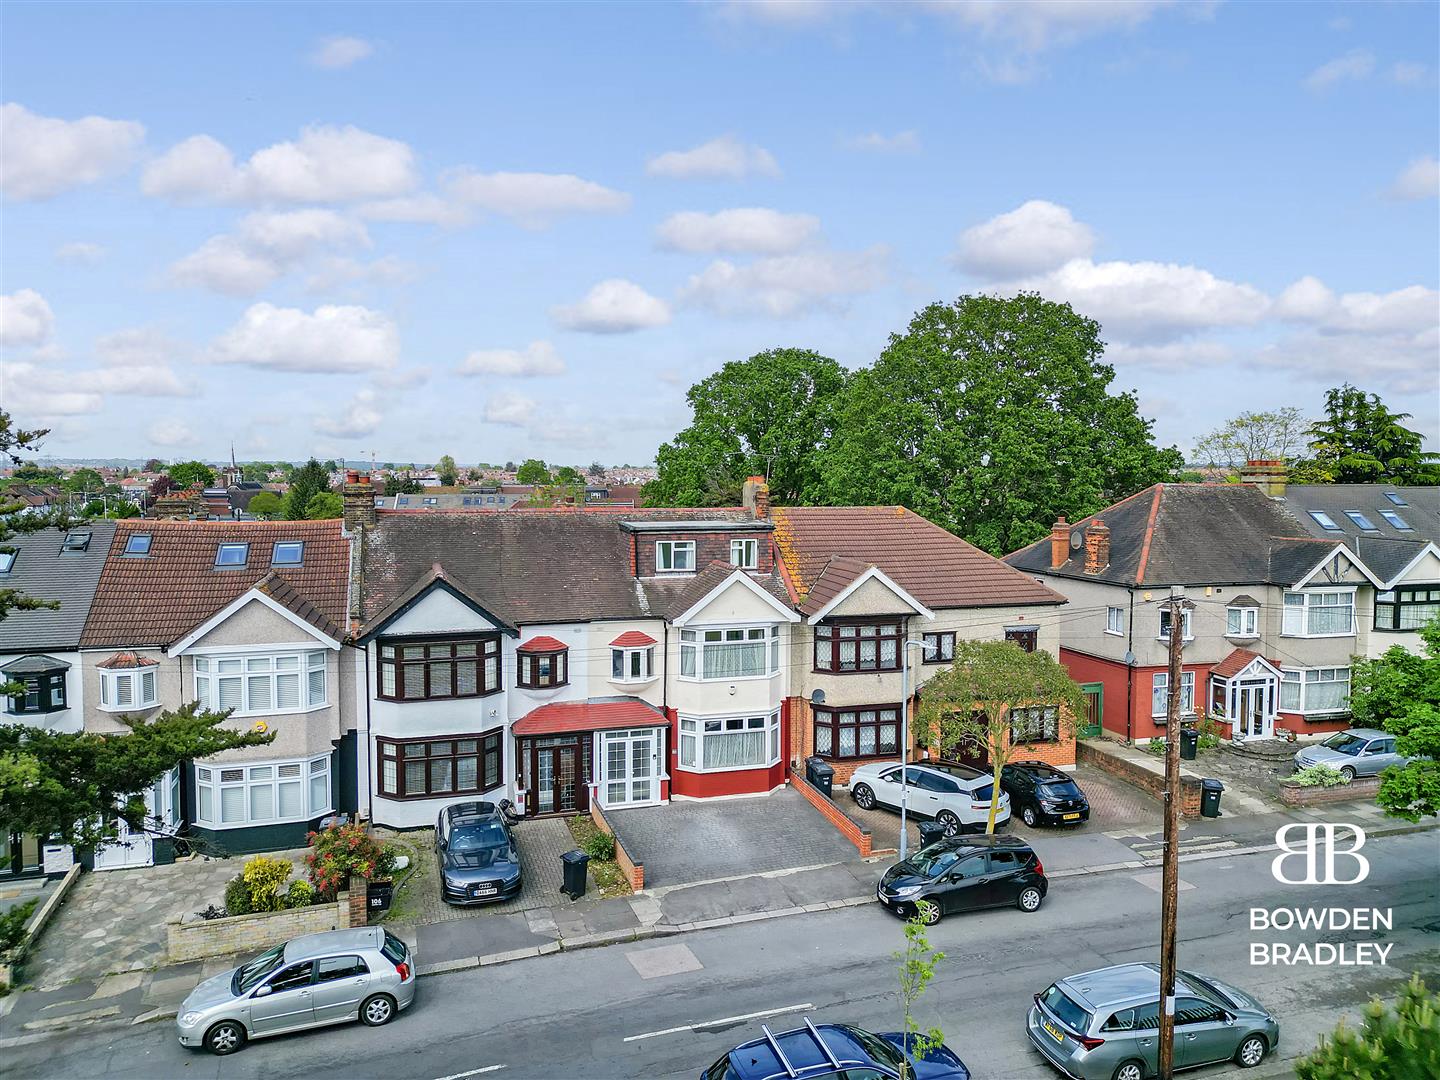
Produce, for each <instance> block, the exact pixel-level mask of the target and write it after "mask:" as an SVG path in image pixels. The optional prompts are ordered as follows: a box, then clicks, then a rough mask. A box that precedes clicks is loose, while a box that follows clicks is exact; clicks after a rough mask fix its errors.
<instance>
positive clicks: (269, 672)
mask: <svg viewBox="0 0 1440 1080" xmlns="http://www.w3.org/2000/svg"><path fill="white" fill-rule="evenodd" d="M191 666H192V668H193V674H192V685H193V687H194V690H195V700H196V701H198V702H199V703H200V707H201V708H203V709H214V710H215V711H217V712H218V711H220V710H222V709H223V708H227V707H228V706H225V705H222V703H221V702H222V686H221V684H222V683H226V682H229V681H230V680H237V681H238V683H239V690H240V696H239V704H238V705H237V706H236V707H235V711H234V713H233V714H232V715H234V716H283V715H286V714H292V713H306V712H313V711H314V710H316V709H323V708H326V707H327V706H328V705H329V704H330V700H329V699H330V676H329V671H328V664H327V663H326V650H324V649H306V650H303V651H298V652H290V651H284V652H273V653H272V652H268V651H267V652H243V653H231V652H215V653H204V654H197V655H195V656H193V657H192V659H191ZM284 675H295V676H296V691H295V692H296V704H295V705H294V706H281V705H279V704H277V702H278V701H279V680H280V677H281V676H284ZM317 676H318V678H317ZM257 684H268V690H267V691H266V692H265V693H256V691H257V690H258V685H257ZM317 685H318V692H317ZM252 695H253V697H252ZM267 695H268V696H267Z"/></svg>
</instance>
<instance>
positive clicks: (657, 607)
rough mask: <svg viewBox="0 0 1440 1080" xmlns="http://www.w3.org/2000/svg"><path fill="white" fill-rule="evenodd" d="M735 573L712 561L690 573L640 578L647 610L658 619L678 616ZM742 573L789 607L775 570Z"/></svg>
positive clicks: (788, 600) (722, 564) (724, 564)
mask: <svg viewBox="0 0 1440 1080" xmlns="http://www.w3.org/2000/svg"><path fill="white" fill-rule="evenodd" d="M735 573H736V569H735V567H733V566H731V565H730V564H729V563H722V562H712V563H710V565H708V566H706V567H704V568H703V569H702V570H701V571H700V572H699V573H698V574H696V575H695V576H694V577H685V576H677V577H662V578H651V579H649V580H647V581H645V582H644V588H645V595H646V599H647V601H648V604H649V607H650V611H651V612H652V613H653V614H655V615H657V616H659V617H660V618H662V619H678V618H679V617H680V616H681V615H684V614H685V612H687V611H689V610H690V609H691V608H693V607H694V606H695V605H696V604H698V603H699V602H700V601H701V600H704V599H705V597H707V596H709V595H710V594H711V593H712V592H713V591H714V590H715V589H717V588H719V587H720V586H721V585H722V584H724V582H725V581H726V580H728V579H729V578H730V576H731V575H732V574H735ZM745 576H746V577H748V578H749V579H750V580H751V581H753V582H754V583H755V584H756V585H759V586H760V587H761V588H762V589H764V590H765V591H766V592H767V593H769V594H770V595H771V596H773V597H775V599H776V600H778V601H780V603H782V604H784V605H785V607H786V608H787V609H788V608H789V607H791V603H790V597H789V595H788V594H787V593H786V592H785V586H784V584H782V583H781V581H780V579H779V577H777V576H776V575H775V574H752V573H749V572H745Z"/></svg>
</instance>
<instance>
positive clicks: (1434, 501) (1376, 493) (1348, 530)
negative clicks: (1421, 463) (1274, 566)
mask: <svg viewBox="0 0 1440 1080" xmlns="http://www.w3.org/2000/svg"><path fill="white" fill-rule="evenodd" d="M1387 491H1388V492H1390V493H1392V494H1394V495H1396V496H1397V497H1398V498H1399V499H1400V501H1401V502H1403V503H1404V504H1405V505H1404V506H1400V505H1398V504H1397V503H1395V502H1394V501H1393V500H1391V499H1387V498H1386V497H1385V493H1386V492H1387ZM1281 503H1282V504H1283V505H1284V506H1285V508H1286V509H1287V510H1289V511H1290V513H1291V514H1292V515H1294V517H1295V519H1296V520H1297V521H1298V522H1299V523H1300V525H1301V527H1302V528H1303V529H1304V530H1305V531H1304V532H1301V533H1296V534H1295V535H1297V536H1304V535H1306V534H1309V535H1311V536H1319V537H1322V538H1324V539H1329V538H1331V537H1333V536H1335V535H1336V532H1335V531H1332V530H1329V529H1326V528H1325V527H1324V526H1323V525H1321V524H1320V523H1319V522H1318V521H1316V520H1315V519H1314V518H1313V517H1311V516H1310V511H1311V510H1319V511H1321V512H1322V513H1324V514H1327V515H1328V516H1329V517H1330V520H1331V521H1333V522H1334V523H1335V524H1336V525H1337V526H1339V530H1338V531H1339V533H1340V534H1341V535H1344V536H1345V537H1347V538H1350V539H1351V540H1352V541H1353V540H1354V539H1357V538H1358V539H1365V540H1372V539H1386V540H1409V541H1412V542H1413V541H1416V540H1420V541H1424V540H1433V541H1436V542H1437V543H1440V487H1394V486H1391V485H1387V484H1291V485H1290V486H1289V487H1287V488H1286V489H1285V495H1284V497H1283V498H1282V499H1281ZM1346 510H1358V511H1359V512H1360V513H1361V514H1363V515H1364V516H1365V518H1366V520H1368V521H1369V522H1370V524H1371V525H1373V526H1375V527H1374V528H1373V529H1362V528H1361V527H1360V526H1359V525H1358V524H1357V523H1356V522H1354V521H1353V520H1351V519H1350V518H1348V517H1346V516H1345V511H1346ZM1382 511H1384V512H1385V513H1392V514H1394V515H1396V516H1397V517H1398V518H1399V519H1400V520H1401V521H1403V522H1404V523H1405V524H1406V525H1408V526H1410V528H1409V529H1401V528H1400V527H1399V526H1397V525H1394V524H1392V523H1391V522H1389V521H1387V520H1386V519H1385V516H1384V513H1382ZM1351 546H1352V547H1353V546H1354V545H1353V543H1352V545H1351ZM1362 557H1363V556H1362ZM1367 565H1368V564H1367Z"/></svg>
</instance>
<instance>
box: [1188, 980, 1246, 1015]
mask: <svg viewBox="0 0 1440 1080" xmlns="http://www.w3.org/2000/svg"><path fill="white" fill-rule="evenodd" d="M1180 974H1181V975H1183V976H1184V977H1185V981H1186V982H1187V983H1189V984H1190V987H1191V989H1193V990H1194V991H1196V992H1197V993H1198V994H1199V995H1200V996H1201V997H1208V998H1209V999H1210V1000H1211V1001H1213V1002H1214V1003H1215V1004H1216V1005H1223V1006H1225V1007H1226V1008H1228V1009H1238V1008H1240V1003H1239V1002H1238V1001H1236V1000H1235V999H1234V998H1232V997H1231V996H1230V995H1229V994H1227V993H1225V991H1223V990H1221V989H1220V988H1219V987H1218V986H1216V985H1215V984H1214V983H1212V982H1211V981H1210V980H1209V979H1207V978H1205V977H1204V976H1203V975H1196V974H1195V973H1194V972H1193V971H1182V972H1180Z"/></svg>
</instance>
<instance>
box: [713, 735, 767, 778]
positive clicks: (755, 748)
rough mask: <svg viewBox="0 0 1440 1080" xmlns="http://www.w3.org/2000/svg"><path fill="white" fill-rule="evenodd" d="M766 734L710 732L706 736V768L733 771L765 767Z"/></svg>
mask: <svg viewBox="0 0 1440 1080" xmlns="http://www.w3.org/2000/svg"><path fill="white" fill-rule="evenodd" d="M765 742H766V733H765V731H764V730H763V729H761V730H757V731H723V732H709V733H707V734H706V736H705V768H707V769H733V768H738V767H740V766H745V765H764V764H765V763H766V762H767V761H768V760H769V759H768V758H767V757H766V755H765Z"/></svg>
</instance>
